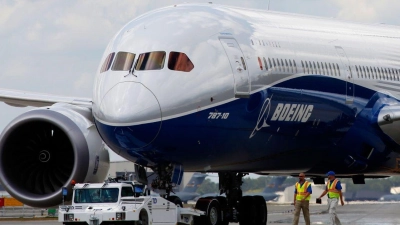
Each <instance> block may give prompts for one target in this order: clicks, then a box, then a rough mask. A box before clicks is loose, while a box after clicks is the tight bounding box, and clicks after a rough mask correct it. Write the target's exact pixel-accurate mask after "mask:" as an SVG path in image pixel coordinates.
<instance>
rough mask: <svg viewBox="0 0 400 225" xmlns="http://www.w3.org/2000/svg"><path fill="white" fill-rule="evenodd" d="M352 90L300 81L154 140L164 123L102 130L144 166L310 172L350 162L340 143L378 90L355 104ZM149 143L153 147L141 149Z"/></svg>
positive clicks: (167, 124)
mask: <svg viewBox="0 0 400 225" xmlns="http://www.w3.org/2000/svg"><path fill="white" fill-rule="evenodd" d="M345 87H346V82H345V81H341V80H338V79H334V78H329V77H325V76H304V77H298V78H294V79H292V80H288V81H285V82H283V83H280V84H278V85H276V86H274V87H271V88H268V89H267V90H263V91H260V92H257V93H254V94H252V95H251V97H250V99H237V100H235V101H232V102H229V103H226V104H223V105H220V106H217V107H213V108H210V109H207V110H203V111H200V112H196V113H193V114H190V115H186V116H182V117H178V118H175V119H170V120H165V121H162V125H161V129H160V132H159V133H158V135H157V137H156V138H155V139H154V140H153V141H151V143H150V142H149V140H148V138H147V137H146V135H147V131H148V130H154V129H156V127H157V126H159V124H157V123H156V124H152V123H150V124H143V125H135V126H129V127H114V126H108V125H104V124H101V123H100V122H98V121H96V125H97V128H98V130H99V132H100V135H101V136H102V137H103V139H104V141H105V142H106V144H107V145H109V146H110V147H111V148H112V149H113V150H114V151H116V152H119V153H120V154H122V155H123V156H124V157H126V158H128V159H130V160H131V161H134V162H138V163H140V164H145V165H153V164H156V163H160V162H165V161H167V162H174V163H179V164H183V165H184V167H185V171H191V170H203V169H206V168H208V169H209V170H210V171H213V170H215V171H221V170H238V171H249V172H251V171H261V170H263V171H268V170H279V168H285V169H286V170H303V171H306V170H308V169H310V168H312V167H313V166H314V165H316V163H317V162H319V163H321V162H323V161H324V159H326V158H328V157H329V158H330V159H336V158H337V159H343V158H345V157H346V152H341V151H340V149H339V150H338V149H337V148H336V147H335V146H336V145H337V143H338V142H339V141H340V140H341V139H342V138H343V137H344V135H345V134H346V132H347V131H348V130H349V129H350V127H351V126H352V125H353V123H354V121H355V117H356V115H357V113H359V112H360V111H361V110H362V109H363V108H364V107H365V105H366V104H367V102H368V100H369V99H370V98H371V96H372V95H373V94H374V93H375V92H374V91H372V90H369V89H367V88H364V87H361V86H355V92H354V96H355V97H354V103H353V104H351V105H348V104H346V103H345V100H346V94H345V91H346V89H345ZM311 106H312V107H311ZM278 107H280V108H281V109H280V112H278V111H277V109H278ZM284 109H285V111H282V110H284ZM306 109H308V111H306V112H304V110H306ZM287 110H291V115H289V116H288V114H289V112H286V111H287ZM296 110H298V111H296ZM300 112H302V113H303V114H302V115H299V113H300ZM284 113H286V115H285V114H284ZM305 113H309V116H304V115H305ZM278 114H279V115H278ZM274 115H275V120H271V119H272V117H273V116H274ZM296 116H297V117H296ZM133 131H134V132H133ZM144 142H149V143H150V144H148V145H145V147H142V146H144V145H143V143H144ZM310 155H312V157H310ZM138 160H139V161H138ZM321 160H322V161H321ZM329 161H331V160H327V162H326V165H327V166H329V165H330V164H329V163H331V162H329ZM342 161H343V160H342ZM338 165H341V163H340V162H339V163H335V164H332V165H331V166H332V167H331V168H334V167H335V166H338Z"/></svg>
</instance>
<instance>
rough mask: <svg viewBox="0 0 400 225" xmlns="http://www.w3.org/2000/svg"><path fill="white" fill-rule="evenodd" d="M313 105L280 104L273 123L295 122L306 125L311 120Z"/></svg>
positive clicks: (273, 117)
mask: <svg viewBox="0 0 400 225" xmlns="http://www.w3.org/2000/svg"><path fill="white" fill-rule="evenodd" d="M313 109H314V106H313V105H304V104H283V103H278V105H277V106H276V109H275V112H274V114H273V115H272V117H271V121H295V122H302V123H305V122H307V120H308V119H309V118H310V116H311V113H312V111H313Z"/></svg>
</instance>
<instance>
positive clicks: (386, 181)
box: [197, 176, 400, 194]
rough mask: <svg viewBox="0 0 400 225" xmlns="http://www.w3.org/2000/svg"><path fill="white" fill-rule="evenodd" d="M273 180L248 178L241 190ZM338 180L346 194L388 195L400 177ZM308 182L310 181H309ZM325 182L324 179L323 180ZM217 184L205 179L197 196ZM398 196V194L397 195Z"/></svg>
mask: <svg viewBox="0 0 400 225" xmlns="http://www.w3.org/2000/svg"><path fill="white" fill-rule="evenodd" d="M272 179H273V177H272V176H260V177H258V178H255V179H252V178H250V177H244V178H243V185H242V190H243V192H261V191H262V190H263V189H264V188H265V187H266V186H267V185H268V184H269V183H270V182H271V180H272ZM339 180H340V181H341V182H342V183H343V184H346V192H357V191H359V190H362V191H379V192H384V193H390V189H391V188H392V187H399V186H400V176H392V177H389V178H379V179H366V180H365V184H353V181H352V179H350V178H339ZM297 181H298V179H297V178H295V177H287V179H286V180H285V182H284V183H283V185H284V186H291V185H294V184H295V183H296V182H297ZM310 181H312V180H311V179H310ZM325 181H326V179H325ZM218 192H219V187H218V183H215V182H212V181H211V180H210V179H205V180H204V182H203V183H202V184H201V185H200V187H199V188H198V189H197V193H199V194H207V193H218ZM399 194H400V193H399Z"/></svg>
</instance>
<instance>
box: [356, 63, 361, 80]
mask: <svg viewBox="0 0 400 225" xmlns="http://www.w3.org/2000/svg"><path fill="white" fill-rule="evenodd" d="M356 71H357V77H358V78H359V77H360V73H359V72H358V67H357V66H356Z"/></svg>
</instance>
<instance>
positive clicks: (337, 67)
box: [336, 63, 340, 76]
mask: <svg viewBox="0 0 400 225" xmlns="http://www.w3.org/2000/svg"><path fill="white" fill-rule="evenodd" d="M336 69H337V72H338V76H340V69H339V64H337V63H336Z"/></svg>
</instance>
